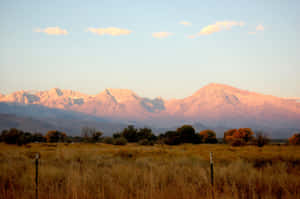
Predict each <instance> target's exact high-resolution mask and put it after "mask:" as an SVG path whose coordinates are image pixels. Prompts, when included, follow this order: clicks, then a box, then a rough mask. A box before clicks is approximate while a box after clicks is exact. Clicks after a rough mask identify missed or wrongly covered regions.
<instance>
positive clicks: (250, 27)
mask: <svg viewBox="0 0 300 199" xmlns="http://www.w3.org/2000/svg"><path fill="white" fill-rule="evenodd" d="M299 10H300V1H299V0H294V1H293V0H264V1H262V0H256V1H255V0H253V1H242V0H240V1H238V0H232V1H227V0H218V1H217V0H215V1H213V0H209V1H208V0H207V1H199V0H195V1H187V0H185V1H174V0H170V1H156V0H151V1H141V0H137V1H113V0H108V1H101V0H99V1H96V0H95V1H82V0H81V1H75V0H70V1H63V0H56V1H54V0H47V1H37V0H1V1H0V27H1V28H0V92H1V93H10V92H13V91H17V90H21V89H23V90H46V89H50V88H53V87H59V88H62V89H73V90H77V91H81V92H83V93H87V94H96V93H98V92H100V91H102V90H103V89H104V88H128V89H132V90H134V91H135V92H136V93H138V94H139V95H141V96H146V97H156V96H162V97H164V98H181V97H185V96H188V95H191V94H192V93H193V92H195V91H196V90H198V89H199V88H201V87H202V86H204V85H206V84H208V83H211V82H216V83H224V84H229V85H232V86H235V87H238V88H243V89H247V90H251V91H257V92H261V93H266V94H271V95H275V96H280V97H300V86H299V85H300V80H299V79H300V47H299V46H300V34H299V33H300V25H299V24H300V23H299V21H300V14H299ZM180 21H188V22H190V23H192V25H190V26H184V25H182V24H179V22H180ZM224 21H226V22H238V23H239V22H243V23H244V25H243V26H239V25H234V26H232V27H231V28H228V29H226V28H225V29H222V30H221V31H219V32H213V33H212V34H208V35H198V36H197V37H196V38H188V36H191V35H196V34H197V33H199V32H200V31H201V30H202V29H203V28H205V27H207V26H209V25H213V24H216V22H224ZM259 24H261V25H262V26H263V27H264V30H263V31H262V30H258V31H256V27H257V26H258V25H259ZM48 27H59V28H60V29H62V30H66V31H67V32H68V34H67V35H48V34H46V33H44V32H36V30H37V29H40V30H44V29H46V28H48ZM91 27H92V28H108V27H115V28H120V29H126V30H130V31H132V32H131V33H130V34H127V35H119V36H111V35H97V34H92V33H91V32H87V31H86V30H87V29H88V28H91ZM255 31H256V34H249V32H255ZM154 32H169V33H172V35H170V36H168V37H165V38H161V39H158V38H154V37H153V36H152V33H154Z"/></svg>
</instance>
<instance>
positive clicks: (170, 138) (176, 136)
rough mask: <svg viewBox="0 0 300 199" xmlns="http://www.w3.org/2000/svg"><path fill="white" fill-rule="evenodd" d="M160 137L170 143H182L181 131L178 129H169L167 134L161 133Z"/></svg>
mask: <svg viewBox="0 0 300 199" xmlns="http://www.w3.org/2000/svg"><path fill="white" fill-rule="evenodd" d="M160 138H161V139H162V140H163V142H164V143H165V144H168V145H178V144H180V143H181V139H180V133H178V132H177V131H167V132H166V133H165V134H163V135H161V136H160Z"/></svg>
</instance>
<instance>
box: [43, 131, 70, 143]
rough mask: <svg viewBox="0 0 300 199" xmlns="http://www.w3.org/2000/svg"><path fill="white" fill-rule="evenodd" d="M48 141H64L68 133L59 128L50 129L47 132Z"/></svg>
mask: <svg viewBox="0 0 300 199" xmlns="http://www.w3.org/2000/svg"><path fill="white" fill-rule="evenodd" d="M45 137H46V140H47V142H64V141H65V138H66V134H65V133H63V132H60V131H57V130H53V131H48V133H47V134H46V136H45Z"/></svg>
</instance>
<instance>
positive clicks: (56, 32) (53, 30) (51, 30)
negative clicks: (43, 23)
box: [34, 27, 68, 35]
mask: <svg viewBox="0 0 300 199" xmlns="http://www.w3.org/2000/svg"><path fill="white" fill-rule="evenodd" d="M34 32H42V33H45V34H47V35H67V34H68V31H67V30H66V29H61V28H60V27H48V28H45V29H40V28H37V29H35V30H34Z"/></svg>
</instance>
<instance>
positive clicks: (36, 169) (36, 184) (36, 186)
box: [35, 153, 40, 199]
mask: <svg viewBox="0 0 300 199" xmlns="http://www.w3.org/2000/svg"><path fill="white" fill-rule="evenodd" d="M39 158H40V154H39V153H37V154H36V155H35V198H36V199H38V198H39V187H38V186H39Z"/></svg>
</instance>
